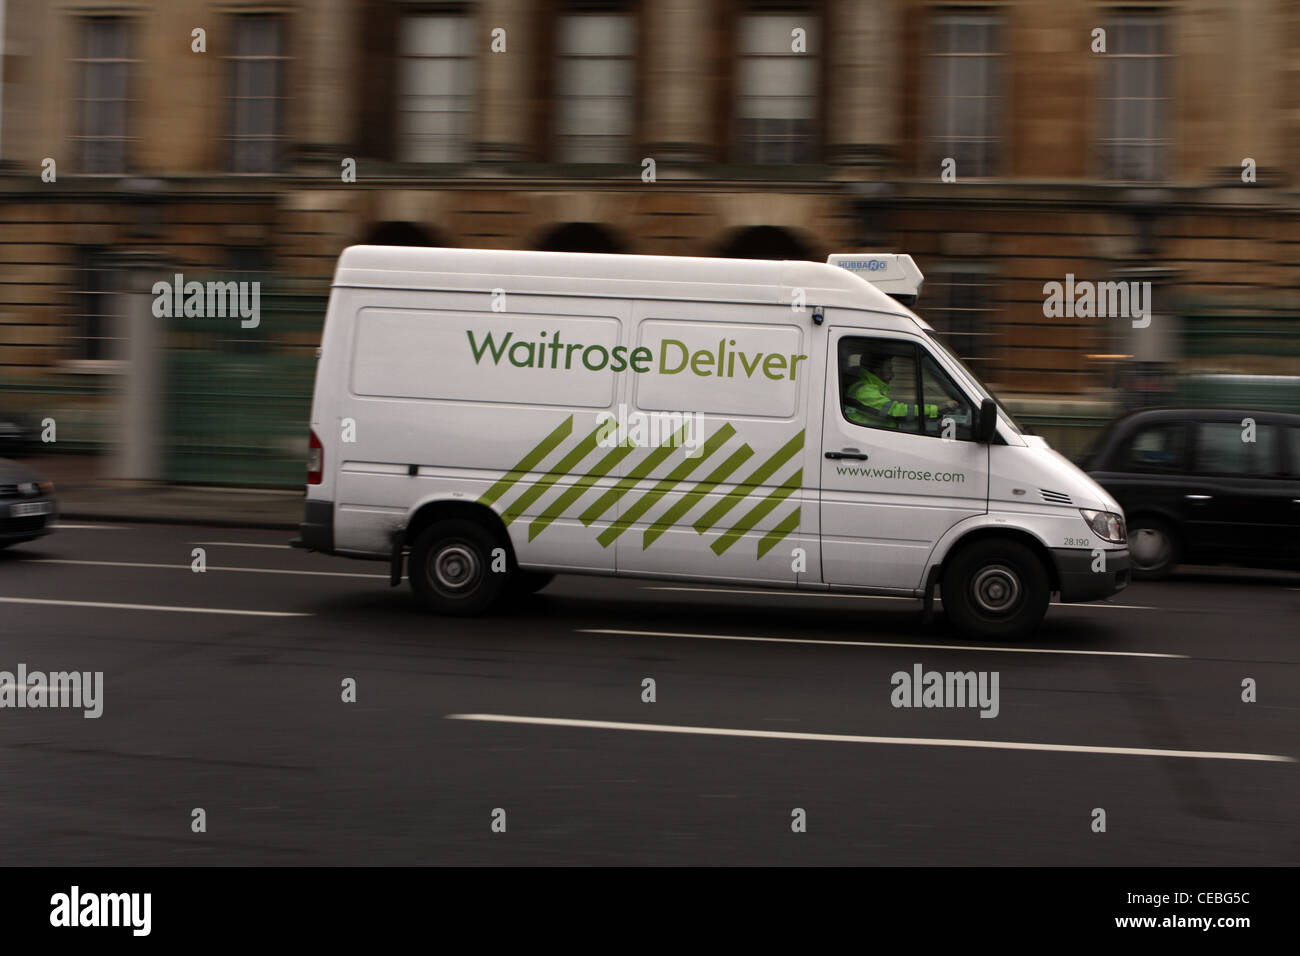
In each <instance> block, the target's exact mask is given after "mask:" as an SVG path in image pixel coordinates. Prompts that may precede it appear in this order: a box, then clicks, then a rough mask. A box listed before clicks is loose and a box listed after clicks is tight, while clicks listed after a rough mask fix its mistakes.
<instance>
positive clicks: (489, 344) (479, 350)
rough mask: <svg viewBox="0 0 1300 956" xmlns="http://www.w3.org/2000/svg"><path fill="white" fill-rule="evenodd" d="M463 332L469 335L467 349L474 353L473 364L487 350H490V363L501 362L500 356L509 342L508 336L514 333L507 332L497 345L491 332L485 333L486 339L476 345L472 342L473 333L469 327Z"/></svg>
mask: <svg viewBox="0 0 1300 956" xmlns="http://www.w3.org/2000/svg"><path fill="white" fill-rule="evenodd" d="M465 334H466V335H468V336H469V349H470V351H471V352H473V353H474V364H475V365H477V364H478V363H479V359H481V358H483V353H484V352H486V351H489V350H490V351H491V352H492V364H494V365H499V364H500V363H501V356H502V355H504V354H505V351H506V346H507V345H509V344H510V337H511V336H512V335H514V334H515V333H513V332H507V333H506V337H505V339H503V340H502V342H501V345H500V346H499V347H498V346H497V344H496V343H495V342H493V341H492V333H491V332H489V333H488V334H487V340H486V341H485V342H484V343H483V344H482V345H478V344H476V343H475V342H474V333H473V332H471V331H470V330H469V329H466V330H465Z"/></svg>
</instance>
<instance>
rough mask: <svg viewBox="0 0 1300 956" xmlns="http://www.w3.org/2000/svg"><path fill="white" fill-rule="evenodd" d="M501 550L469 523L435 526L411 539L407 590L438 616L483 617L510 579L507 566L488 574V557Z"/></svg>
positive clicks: (450, 521)
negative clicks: (413, 542)
mask: <svg viewBox="0 0 1300 956" xmlns="http://www.w3.org/2000/svg"><path fill="white" fill-rule="evenodd" d="M504 547H505V544H504V542H502V541H501V540H499V539H498V538H497V536H496V535H494V534H492V532H490V531H488V530H487V529H486V528H484V527H483V526H482V525H479V524H475V523H474V522H472V521H465V520H464V519H460V518H449V519H446V520H444V521H435V522H434V523H433V524H431V525H429V527H427V528H425V529H424V531H422V532H421V533H420V536H419V537H418V538H416V539H415V544H414V545H413V546H412V548H411V554H410V556H409V557H408V559H407V576H408V577H409V578H410V579H411V590H412V591H414V592H415V594H416V596H417V597H418V598H419V599H420V600H421V601H422V602H423V603H424V606H425V607H427V608H428V609H429V610H430V611H433V612H435V613H437V614H447V615H453V616H456V617H469V616H471V615H474V614H482V613H483V612H484V611H486V610H487V609H488V608H490V607H491V606H492V605H493V604H495V603H496V601H497V599H498V598H499V597H500V596H501V594H502V592H503V591H504V590H505V587H506V584H507V580H508V579H509V578H510V577H511V576H512V572H513V568H512V567H510V563H508V564H507V570H505V571H493V570H492V552H493V551H494V550H495V549H497V548H504Z"/></svg>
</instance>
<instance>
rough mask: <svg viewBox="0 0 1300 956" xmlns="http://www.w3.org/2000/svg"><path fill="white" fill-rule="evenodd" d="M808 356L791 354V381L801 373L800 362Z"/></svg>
mask: <svg viewBox="0 0 1300 956" xmlns="http://www.w3.org/2000/svg"><path fill="white" fill-rule="evenodd" d="M807 357H808V356H806V355H791V356H790V381H792V382H793V381H794V380H795V376H796V375H798V374H799V363H800V362H802V361H803V360H804V359H806V358H807Z"/></svg>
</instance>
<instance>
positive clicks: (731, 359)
mask: <svg viewBox="0 0 1300 956" xmlns="http://www.w3.org/2000/svg"><path fill="white" fill-rule="evenodd" d="M806 316H807V313H806V312H804V313H798V312H794V311H793V310H791V309H790V308H789V307H788V306H780V305H757V304H751V305H744V304H739V305H737V304H717V303H697V302H638V303H637V304H636V307H635V312H634V321H635V343H636V345H637V346H638V347H643V348H647V349H649V350H651V351H652V352H654V354H655V371H656V373H657V374H652V375H637V376H633V377H632V382H631V388H630V395H629V402H628V410H629V414H630V415H634V416H638V417H639V419H641V420H646V419H649V420H651V421H653V420H654V419H655V418H656V417H659V418H660V419H667V420H670V421H671V420H673V418H672V417H673V416H675V415H680V416H681V417H682V418H683V419H684V420H686V421H688V422H689V423H690V424H691V427H692V428H694V429H695V430H696V431H697V434H696V435H695V436H694V441H693V444H694V445H695V446H696V447H695V448H693V449H691V450H690V452H691V453H690V454H689V455H688V454H687V453H686V452H685V451H683V452H681V453H678V454H674V455H673V456H671V457H670V458H668V460H666V461H665V463H664V465H663V466H662V467H661V468H657V469H656V470H655V471H653V472H652V473H651V474H650V475H648V476H647V477H646V478H645V479H644V480H642V481H640V482H639V483H638V484H637V486H636V487H635V488H634V489H633V490H632V491H631V492H630V493H629V494H628V496H627V509H626V511H625V514H624V517H623V520H622V522H621V526H620V527H617V528H613V529H606V530H605V531H603V532H602V537H603V538H606V539H608V540H616V541H617V546H618V570H619V572H620V573H629V574H637V575H644V576H664V577H680V576H682V575H683V574H688V575H690V576H691V577H696V578H701V579H712V580H719V581H733V582H755V583H768V584H786V585H795V584H796V583H798V581H799V580H800V579H801V578H807V577H812V578H813V579H819V574H820V569H819V567H818V566H817V561H816V557H817V555H818V554H819V553H820V549H819V548H818V547H817V546H816V544H815V543H814V542H815V534H816V527H817V525H816V520H817V492H816V472H815V471H810V470H809V468H808V467H807V462H808V460H809V456H810V454H811V455H812V456H814V457H813V459H812V460H815V456H816V454H817V453H818V451H817V447H816V446H817V444H818V441H817V439H818V435H817V433H816V431H815V430H814V431H813V432H809V430H808V413H809V408H810V402H809V395H810V394H817V393H816V392H815V391H814V392H810V391H809V388H810V383H815V382H816V381H818V373H819V371H820V367H819V363H818V362H817V361H816V360H814V359H812V358H810V354H815V350H814V348H813V345H812V342H813V339H814V333H813V329H814V327H813V326H812V323H811V322H807V321H800V319H801V318H805V319H806ZM810 537H811V538H813V539H814V542H810V540H809V538H810ZM796 549H801V550H802V556H800V555H799V554H798V553H797V552H796ZM809 555H812V556H813V560H812V561H811V566H810V562H809V558H808V556H809Z"/></svg>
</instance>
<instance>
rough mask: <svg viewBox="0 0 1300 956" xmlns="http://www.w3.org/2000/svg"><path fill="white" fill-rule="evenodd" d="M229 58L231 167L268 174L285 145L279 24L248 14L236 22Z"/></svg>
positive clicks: (278, 162) (277, 163)
mask: <svg viewBox="0 0 1300 956" xmlns="http://www.w3.org/2000/svg"><path fill="white" fill-rule="evenodd" d="M233 49H234V54H233V55H232V56H231V57H230V67H231V102H230V118H231V124H230V127H231V128H230V168H231V169H232V170H234V171H235V172H237V173H272V172H275V171H276V170H277V169H279V168H280V165H281V160H282V151H283V145H284V113H285V110H284V88H285V78H284V74H285V68H284V64H285V60H286V56H285V48H284V20H283V19H282V18H281V17H278V16H270V15H265V14H250V15H247V16H238V17H235V21H234V43H233Z"/></svg>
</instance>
